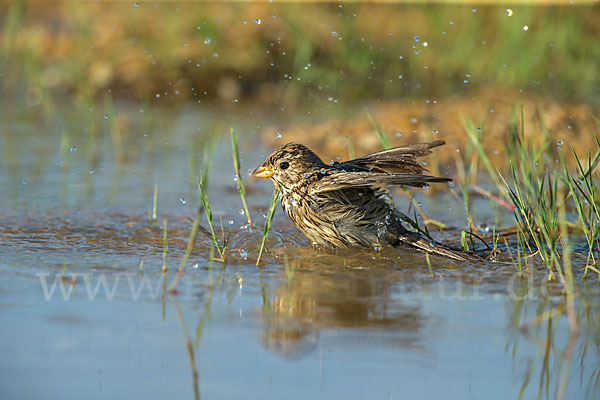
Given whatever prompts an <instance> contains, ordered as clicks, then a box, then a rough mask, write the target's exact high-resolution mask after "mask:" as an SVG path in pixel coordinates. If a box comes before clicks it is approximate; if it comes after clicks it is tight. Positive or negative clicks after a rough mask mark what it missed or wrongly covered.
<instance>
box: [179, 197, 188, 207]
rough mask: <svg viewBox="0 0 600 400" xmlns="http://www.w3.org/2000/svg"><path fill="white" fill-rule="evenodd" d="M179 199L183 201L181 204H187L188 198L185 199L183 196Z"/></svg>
mask: <svg viewBox="0 0 600 400" xmlns="http://www.w3.org/2000/svg"><path fill="white" fill-rule="evenodd" d="M179 201H180V202H181V204H183V205H185V204H186V203H187V201H186V199H184V198H183V197H180V198H179Z"/></svg>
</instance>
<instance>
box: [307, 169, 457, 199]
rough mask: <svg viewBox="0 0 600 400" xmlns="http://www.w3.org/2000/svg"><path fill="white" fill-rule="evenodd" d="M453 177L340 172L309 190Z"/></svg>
mask: <svg viewBox="0 0 600 400" xmlns="http://www.w3.org/2000/svg"><path fill="white" fill-rule="evenodd" d="M451 180H452V179H448V178H438V177H435V176H429V175H421V174H386V173H376V172H342V171H340V172H338V173H334V174H331V175H326V176H324V177H322V178H321V179H320V180H318V181H316V182H313V183H311V185H310V188H309V192H310V193H311V194H316V193H320V192H328V191H332V190H340V189H347V188H356V187H368V186H374V185H406V186H416V187H423V186H426V185H427V184H428V183H430V182H449V181H451Z"/></svg>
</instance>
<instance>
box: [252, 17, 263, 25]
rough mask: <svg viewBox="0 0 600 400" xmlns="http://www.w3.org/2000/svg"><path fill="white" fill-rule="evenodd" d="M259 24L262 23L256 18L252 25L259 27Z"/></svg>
mask: <svg viewBox="0 0 600 400" xmlns="http://www.w3.org/2000/svg"><path fill="white" fill-rule="evenodd" d="M261 22H262V21H261V20H260V18H256V19H255V20H254V23H255V24H257V25H260V23H261Z"/></svg>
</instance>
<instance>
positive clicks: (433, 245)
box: [398, 231, 487, 261]
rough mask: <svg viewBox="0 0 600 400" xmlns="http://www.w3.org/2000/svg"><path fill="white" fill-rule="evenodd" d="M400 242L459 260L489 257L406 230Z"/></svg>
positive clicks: (475, 259)
mask: <svg viewBox="0 0 600 400" xmlns="http://www.w3.org/2000/svg"><path fill="white" fill-rule="evenodd" d="M398 239H399V242H400V243H402V244H405V245H408V246H410V247H412V248H415V249H417V250H419V251H423V252H426V253H429V254H435V255H438V256H442V257H446V258H450V259H452V260H457V261H485V260H486V259H487V257H485V256H481V255H479V254H477V253H474V252H471V251H464V250H460V249H453V248H452V247H448V246H446V245H444V244H441V243H439V242H436V241H433V240H427V239H426V238H424V237H423V236H421V235H419V234H418V233H415V232H411V231H406V232H404V233H402V234H401V235H400V236H399V237H398Z"/></svg>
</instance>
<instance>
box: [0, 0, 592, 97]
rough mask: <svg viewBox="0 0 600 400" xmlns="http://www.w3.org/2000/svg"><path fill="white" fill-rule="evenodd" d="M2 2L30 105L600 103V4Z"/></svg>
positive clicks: (2, 56) (14, 68) (19, 89)
mask: <svg viewBox="0 0 600 400" xmlns="http://www.w3.org/2000/svg"><path fill="white" fill-rule="evenodd" d="M578 3H579V2H578ZM513 4H514V3H513ZM2 10H3V11H1V12H0V13H1V15H0V21H1V31H0V32H1V37H0V43H1V53H0V69H1V71H0V73H1V77H2V79H1V80H0V82H1V83H0V84H1V85H2V93H3V97H5V98H7V97H8V98H10V99H11V102H14V101H15V100H16V101H22V100H25V101H26V102H27V104H30V105H32V104H33V105H35V104H36V103H39V102H41V101H42V99H44V98H46V97H47V96H60V97H69V96H72V95H78V94H86V95H92V96H97V95H99V94H100V93H102V92H103V91H106V90H107V89H111V91H112V93H113V95H115V96H119V97H123V98H128V99H135V100H147V101H150V100H155V101H156V99H158V98H159V96H161V97H164V96H166V98H168V99H173V101H178V100H181V101H185V100H189V99H198V100H201V101H209V100H210V101H212V100H219V101H227V102H230V101H235V100H237V101H242V100H243V99H251V100H252V101H259V102H261V103H264V104H269V103H278V102H288V103H290V102H292V103H304V102H314V101H317V100H323V101H328V100H329V99H330V98H333V99H335V100H338V99H340V100H342V99H343V100H344V101H362V100H364V99H372V98H385V99H394V98H407V97H408V98H422V97H427V96H434V95H435V96H445V95H449V94H467V93H469V92H472V91H474V90H478V89H481V88H492V90H494V88H496V87H501V88H503V89H507V88H512V89H516V90H520V91H523V90H526V91H528V92H529V93H535V94H543V95H546V96H556V97H560V98H561V99H565V100H576V101H583V102H587V103H593V104H597V103H598V102H599V99H600V96H599V95H600V68H599V66H598V60H600V40H599V38H600V35H599V33H600V24H599V23H598V21H600V7H599V6H598V5H595V4H591V5H584V6H580V5H571V4H559V5H516V4H514V5H512V6H510V5H508V6H498V5H481V4H475V5H470V4H466V5H464V4H463V5H446V4H439V3H436V4H381V3H370V2H369V3H338V2H331V3H305V2H302V3H282V4H279V3H278V2H274V3H268V2H252V3H241V2H240V3H237V2H227V3H221V2H215V3H195V2H191V3H190V2H181V3H179V2H154V1H148V2H145V1H140V2H137V3H136V2H133V1H132V2H111V3H104V2H52V1H48V2H46V1H44V2H26V1H23V0H16V1H12V2H8V3H5V6H3V7H2ZM163 103H165V102H163Z"/></svg>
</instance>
